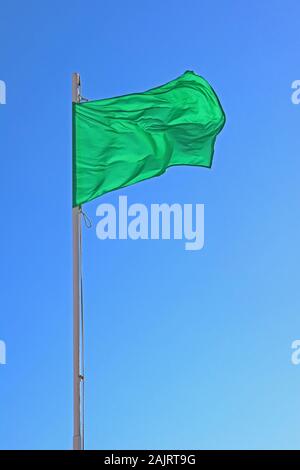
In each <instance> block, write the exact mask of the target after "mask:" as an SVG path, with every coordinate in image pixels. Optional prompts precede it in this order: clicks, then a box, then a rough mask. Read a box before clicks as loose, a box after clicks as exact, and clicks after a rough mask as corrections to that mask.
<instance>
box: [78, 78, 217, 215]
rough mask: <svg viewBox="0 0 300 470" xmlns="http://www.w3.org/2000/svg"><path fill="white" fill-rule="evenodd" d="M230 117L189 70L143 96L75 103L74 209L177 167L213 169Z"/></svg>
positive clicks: (210, 90)
mask: <svg viewBox="0 0 300 470" xmlns="http://www.w3.org/2000/svg"><path fill="white" fill-rule="evenodd" d="M224 123H225V114H224V111H223V109H222V106H221V104H220V102H219V100H218V97H217V95H216V94H215V92H214V90H213V89H212V88H211V86H210V85H209V83H208V82H207V81H206V80H205V79H204V78H202V77H200V76H198V75H196V74H195V73H194V72H191V71H187V72H185V73H184V74H183V75H181V76H180V77H178V78H177V79H175V80H172V81H171V82H168V83H166V84H165V85H162V86H159V87H157V88H152V89H151V90H148V91H145V92H143V93H132V94H129V95H124V96H119V97H116V98H108V99H102V100H95V101H88V102H82V103H73V206H74V207H75V206H78V205H80V204H83V203H85V202H88V201H91V200H92V199H95V198H96V197H98V196H101V195H102V194H105V193H107V192H109V191H113V190H115V189H119V188H123V187H125V186H129V185H131V184H134V183H137V182H139V181H142V180H145V179H148V178H152V177H154V176H159V175H161V174H162V173H164V172H165V171H166V169H167V168H169V167H171V166H175V165H196V166H203V167H207V168H210V167H211V164H212V158H213V153H214V144H215V140H216V137H217V134H218V133H219V132H220V131H221V129H222V128H223V126H224Z"/></svg>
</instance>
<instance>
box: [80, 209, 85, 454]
mask: <svg viewBox="0 0 300 470" xmlns="http://www.w3.org/2000/svg"><path fill="white" fill-rule="evenodd" d="M80 213H81V208H80ZM79 250H80V266H79V273H80V274H79V276H80V333H81V337H80V343H81V348H80V349H81V350H80V352H81V357H80V374H79V376H80V389H81V394H80V395H81V403H80V414H81V416H80V418H81V419H80V423H81V430H80V431H81V436H82V449H84V308H83V306H84V302H83V275H82V233H81V230H80V231H79Z"/></svg>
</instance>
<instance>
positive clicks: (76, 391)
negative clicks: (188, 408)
mask: <svg viewBox="0 0 300 470" xmlns="http://www.w3.org/2000/svg"><path fill="white" fill-rule="evenodd" d="M79 100H80V76H79V74H78V73H73V75H72V102H73V103H78V102H79ZM72 224H73V420H74V422H73V426H74V428H73V450H82V449H83V442H82V435H81V403H80V390H81V380H82V377H81V375H80V313H81V312H80V303H81V302H80V300H81V299H80V266H81V259H80V257H81V253H80V235H81V217H80V206H76V207H73V209H72Z"/></svg>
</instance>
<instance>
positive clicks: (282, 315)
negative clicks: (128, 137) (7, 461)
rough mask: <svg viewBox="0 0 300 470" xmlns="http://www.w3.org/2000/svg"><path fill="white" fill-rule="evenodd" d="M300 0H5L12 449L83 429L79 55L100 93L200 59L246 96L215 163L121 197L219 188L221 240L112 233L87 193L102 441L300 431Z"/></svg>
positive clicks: (212, 76)
mask: <svg viewBox="0 0 300 470" xmlns="http://www.w3.org/2000/svg"><path fill="white" fill-rule="evenodd" d="M299 15H300V5H299V2H298V1H296V0H287V1H285V2H282V1H279V0H277V1H276V0H273V1H272V2H270V1H266V0H263V1H262V0H259V1H258V0H255V1H252V2H248V1H245V0H243V1H241V0H239V1H238V0H222V1H221V0H219V1H214V2H211V1H201V0H198V1H196V0H193V1H191V0H186V1H184V2H182V1H179V0H172V1H170V0H164V1H158V0H152V1H151V2H150V1H145V0H139V1H132V0H128V1H120V0H119V1H115V0H110V1H106V2H105V1H91V0H86V1H84V2H83V1H76V0H74V1H72V2H70V1H57V0H52V1H44V2H40V1H27V2H21V1H15V0H11V1H9V2H2V3H1V7H0V48H1V56H0V79H1V80H5V81H6V84H7V104H6V105H5V106H0V132H1V134H0V155H1V159H0V162H1V163H0V164H1V172H0V178H1V184H0V192H1V201H2V210H1V213H2V214H1V235H0V238H1V245H0V251H1V279H0V282H1V309H0V339H2V340H5V341H6V344H7V365H6V366H1V365H0V448H2V449H15V448H18V449H54V448H57V449H58V448H59V449H63V448H71V445H72V282H71V278H72V270H71V262H72V258H71V255H72V251H71V210H70V208H71V104H70V103H71V73H72V72H73V71H78V72H80V73H81V76H82V82H83V94H84V95H85V96H87V97H89V98H91V99H92V98H94V99H100V98H102V97H103V98H105V97H110V96H114V95H120V94H124V93H130V92H134V91H142V90H145V89H147V88H151V87H154V86H157V85H160V84H162V83H164V82H166V81H169V80H171V79H173V78H175V77H177V76H178V75H180V74H181V73H182V72H184V71H185V70H187V69H190V70H194V71H195V72H197V73H199V74H201V75H203V76H204V77H205V78H206V79H207V80H208V81H209V82H210V83H211V84H212V86H213V87H214V88H215V90H216V91H217V93H218V95H219V97H220V100H221V102H222V104H223V107H224V109H225V112H226V115H227V123H226V126H225V128H224V130H223V132H222V134H221V135H220V137H219V139H218V142H217V146H216V153H215V159H214V164H213V168H212V170H211V171H210V170H206V169H203V168H189V167H184V168H172V169H170V170H169V171H168V172H167V173H166V174H165V175H163V176H162V177H160V178H156V179H152V180H149V181H146V182H144V183H140V184H137V185H135V186H132V187H129V188H127V189H124V190H121V191H117V192H115V193H111V194H108V195H106V196H104V197H103V198H102V202H111V203H116V202H117V198H118V196H119V195H120V194H122V195H127V196H128V200H129V203H131V202H141V203H145V204H150V203H152V202H167V203H172V202H179V203H204V204H205V223H206V227H205V247H204V249H203V250H202V251H199V252H188V251H184V249H183V242H181V241H107V242H100V241H99V240H98V239H97V238H96V234H95V223H96V217H95V211H96V207H97V205H98V204H99V202H101V200H97V201H94V202H92V203H90V204H87V205H86V206H85V209H86V211H87V212H88V214H89V216H90V217H91V218H92V219H93V221H94V227H93V228H92V229H90V230H84V271H85V303H86V307H85V310H86V447H87V448H91V449H97V448H100V449H101V448H102V449H118V448H121V449H134V448H135V449H150V448H154V449H163V448H169V449H191V448H192V449H211V448H218V449H231V448H244V449H262V448H271V449H276V448H285V449H288V448H298V449H299V448H300V430H299V419H300V411H299V396H300V366H298V367H296V366H293V365H291V360H290V356H291V342H292V341H293V340H294V339H298V338H300V294H299V269H300V268H299V266H300V248H299V240H300V218H299V201H300V197H299V196H300V184H299V170H300V161H299V125H300V105H299V106H295V105H293V104H292V103H291V98H290V97H291V83H292V81H293V80H295V79H299V78H300V69H299V60H298V56H299V49H300V36H299Z"/></svg>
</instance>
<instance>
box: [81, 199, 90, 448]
mask: <svg viewBox="0 0 300 470" xmlns="http://www.w3.org/2000/svg"><path fill="white" fill-rule="evenodd" d="M80 214H81V215H82V218H83V220H84V224H85V226H86V228H91V227H92V221H91V219H90V218H89V217H88V215H87V214H86V213H85V212H84V211H83V210H82V208H81V207H80ZM79 250H80V266H79V276H80V330H81V338H80V342H81V357H80V384H81V398H82V399H81V404H80V405H81V406H80V412H81V419H80V422H81V435H82V449H84V430H85V426H84V418H85V396H84V382H85V367H84V356H85V354H84V299H83V270H82V231H81V230H80V231H79Z"/></svg>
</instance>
